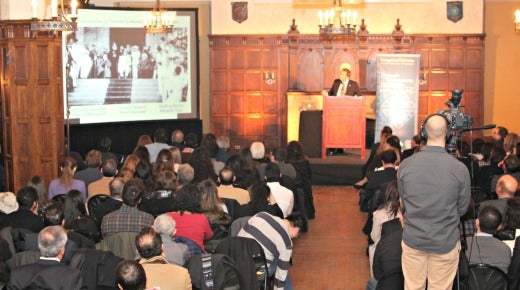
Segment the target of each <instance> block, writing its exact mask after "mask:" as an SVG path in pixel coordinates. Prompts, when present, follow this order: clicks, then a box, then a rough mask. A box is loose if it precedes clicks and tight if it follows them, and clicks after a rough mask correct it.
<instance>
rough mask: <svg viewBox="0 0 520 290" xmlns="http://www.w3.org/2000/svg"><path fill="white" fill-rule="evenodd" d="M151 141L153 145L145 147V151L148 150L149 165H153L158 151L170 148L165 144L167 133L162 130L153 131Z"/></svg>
mask: <svg viewBox="0 0 520 290" xmlns="http://www.w3.org/2000/svg"><path fill="white" fill-rule="evenodd" d="M153 141H154V143H151V144H147V145H145V147H146V149H148V152H149V153H150V163H151V164H153V163H155V161H156V159H157V154H159V151H161V150H162V149H168V148H170V146H169V145H168V144H166V142H167V141H168V132H166V130H165V129H163V128H159V129H157V130H155V133H154V135H153Z"/></svg>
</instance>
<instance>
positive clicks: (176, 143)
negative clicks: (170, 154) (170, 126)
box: [171, 129, 186, 151]
mask: <svg viewBox="0 0 520 290" xmlns="http://www.w3.org/2000/svg"><path fill="white" fill-rule="evenodd" d="M171 139H172V146H173V147H177V148H179V150H180V151H182V150H184V147H186V145H185V144H184V132H182V130H181V129H175V130H174V131H173V132H172V137H171Z"/></svg>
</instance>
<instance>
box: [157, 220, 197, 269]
mask: <svg viewBox="0 0 520 290" xmlns="http://www.w3.org/2000/svg"><path fill="white" fill-rule="evenodd" d="M175 225H176V224H175V220H174V219H173V218H172V217H171V216H169V215H168V214H161V215H159V216H158V217H156V218H155V221H154V223H153V227H154V228H155V230H156V231H157V232H158V233H159V234H160V235H161V238H162V241H163V252H164V256H165V257H166V260H167V261H168V262H170V263H172V264H176V265H179V266H184V264H185V263H186V261H187V260H188V258H189V252H188V247H187V246H186V245H185V244H181V243H176V242H174V241H173V237H174V236H175V234H176V233H177V229H176V228H175Z"/></svg>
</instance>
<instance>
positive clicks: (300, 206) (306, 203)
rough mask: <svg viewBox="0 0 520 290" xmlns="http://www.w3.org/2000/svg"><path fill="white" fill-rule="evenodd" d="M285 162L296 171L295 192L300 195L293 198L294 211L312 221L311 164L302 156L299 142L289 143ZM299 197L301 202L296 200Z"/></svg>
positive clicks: (313, 211) (313, 214) (313, 210)
mask: <svg viewBox="0 0 520 290" xmlns="http://www.w3.org/2000/svg"><path fill="white" fill-rule="evenodd" d="M285 162H286V163H289V164H291V165H292V166H293V167H294V169H296V179H295V190H297V191H300V192H301V194H297V195H296V196H295V202H294V205H295V207H296V208H297V209H296V210H297V211H299V212H301V213H303V214H305V215H306V216H307V218H309V219H314V217H315V213H316V211H315V209H314V199H313V197H312V185H311V179H312V170H311V164H310V163H309V160H307V158H306V157H305V155H303V147H302V144H300V142H298V141H291V142H289V144H288V145H287V156H286V158H285ZM299 197H302V198H303V201H302V200H298V198H299ZM293 211H295V210H293Z"/></svg>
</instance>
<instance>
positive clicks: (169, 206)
mask: <svg viewBox="0 0 520 290" xmlns="http://www.w3.org/2000/svg"><path fill="white" fill-rule="evenodd" d="M176 188H177V176H176V175H175V173H174V172H173V171H163V172H161V173H159V175H158V176H157V178H156V179H155V184H154V190H153V191H147V192H145V194H144V197H143V199H142V200H141V203H139V206H138V208H139V210H142V211H144V212H147V213H149V214H151V215H153V216H154V217H157V216H158V215H160V214H163V213H166V212H170V211H174V210H175V209H176V208H177V206H176V203H175V199H174V196H175V189H176Z"/></svg>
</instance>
